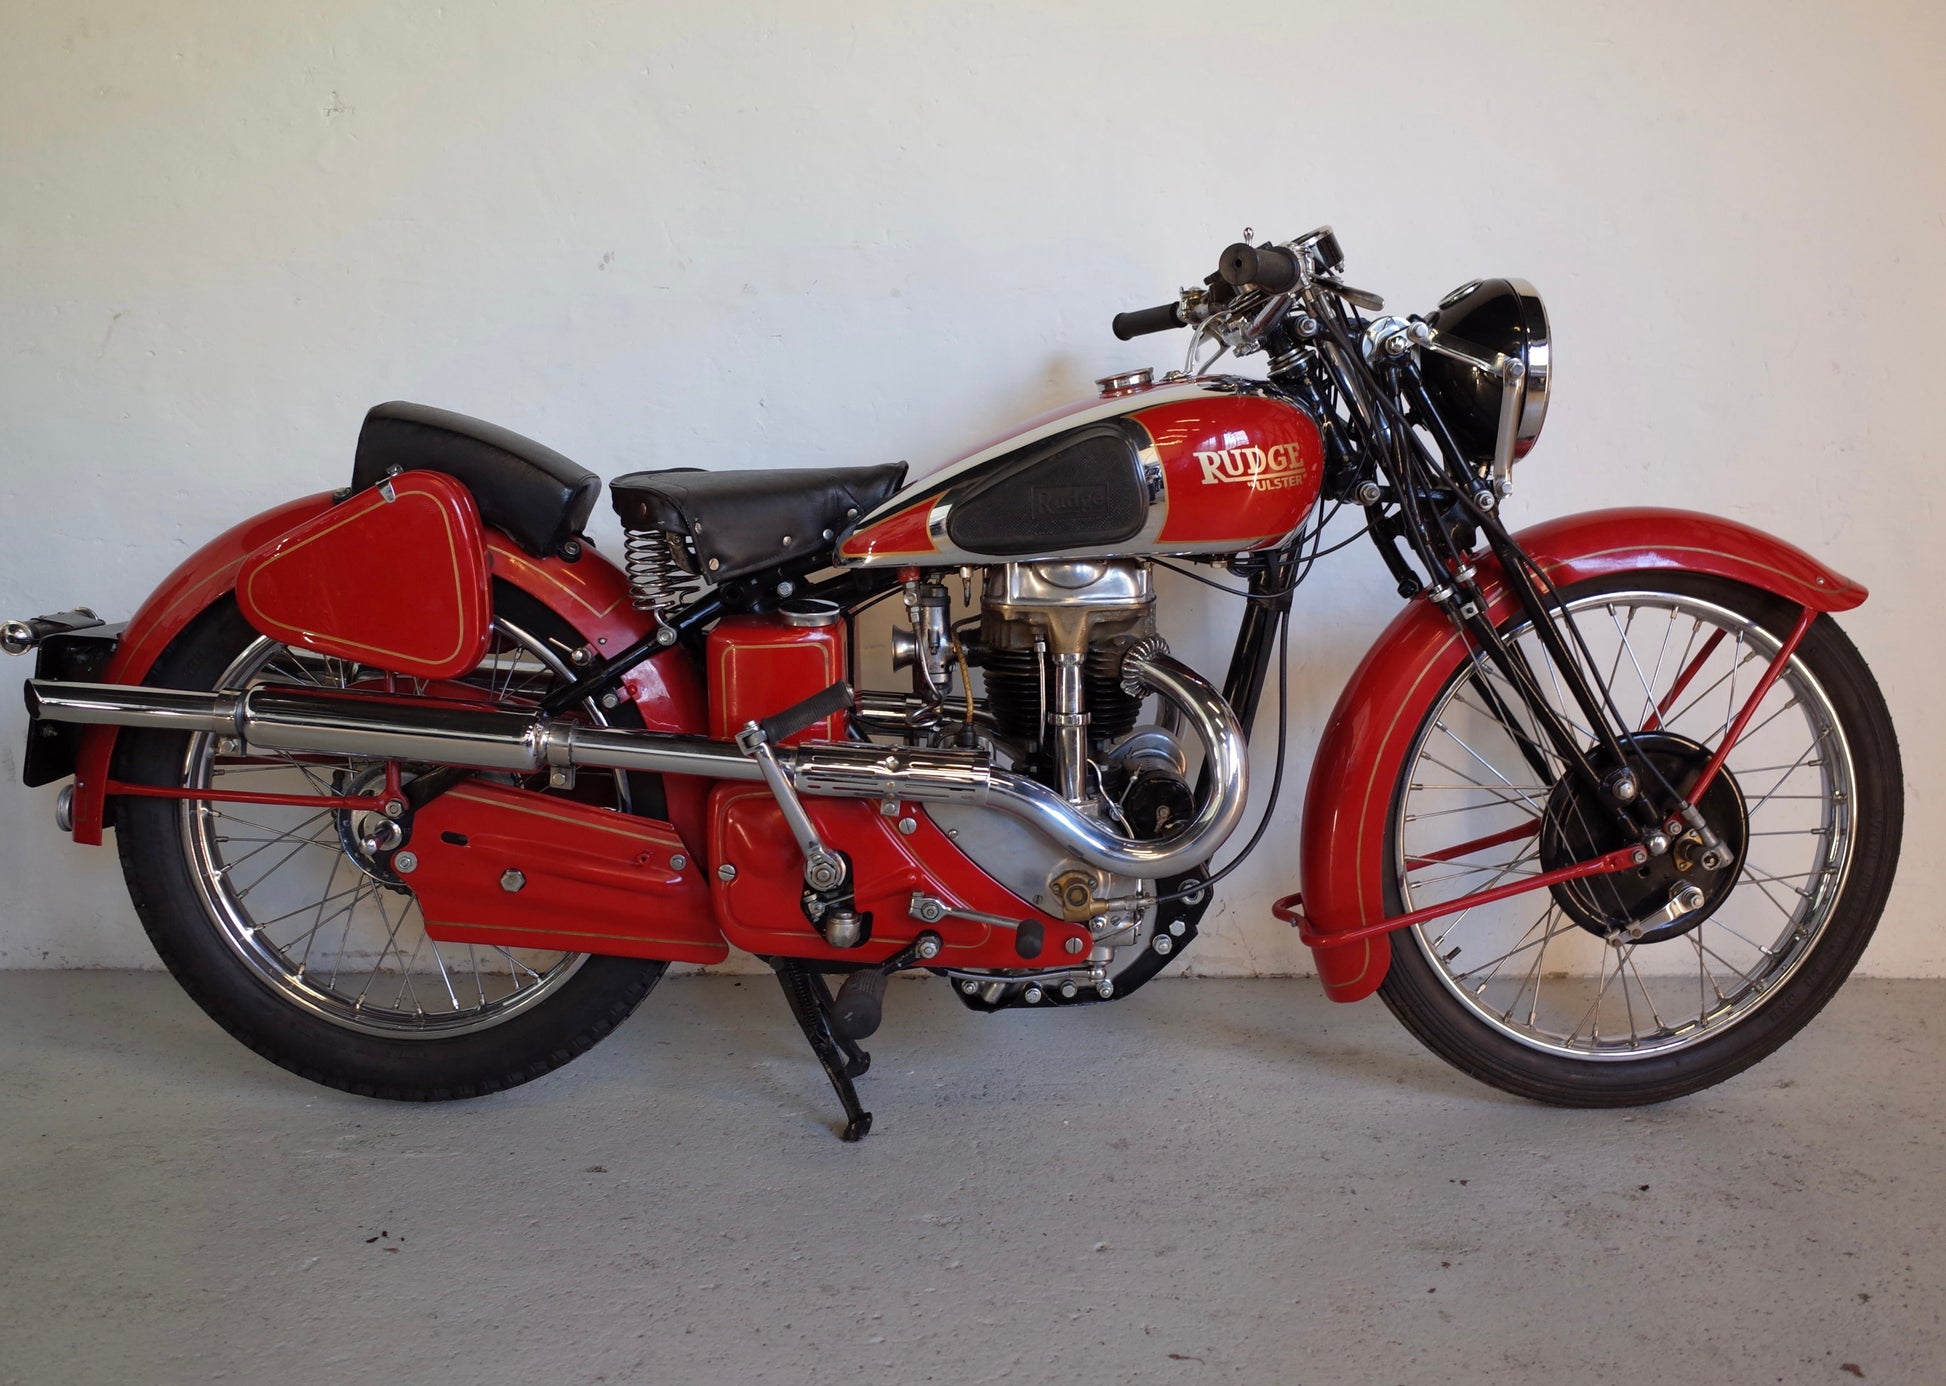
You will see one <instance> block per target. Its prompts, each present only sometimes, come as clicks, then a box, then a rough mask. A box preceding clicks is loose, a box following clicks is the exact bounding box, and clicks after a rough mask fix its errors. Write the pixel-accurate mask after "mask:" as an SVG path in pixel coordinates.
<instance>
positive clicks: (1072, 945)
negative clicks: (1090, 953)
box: [1061, 937, 1088, 954]
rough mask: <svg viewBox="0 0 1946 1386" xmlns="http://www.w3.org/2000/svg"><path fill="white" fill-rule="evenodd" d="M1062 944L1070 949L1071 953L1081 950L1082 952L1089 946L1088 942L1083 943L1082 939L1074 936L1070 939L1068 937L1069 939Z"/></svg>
mask: <svg viewBox="0 0 1946 1386" xmlns="http://www.w3.org/2000/svg"><path fill="white" fill-rule="evenodd" d="M1061 946H1062V947H1064V948H1066V949H1067V950H1068V952H1069V953H1070V954H1074V953H1080V952H1082V951H1083V950H1085V949H1086V948H1087V946H1088V945H1087V944H1085V943H1083V942H1082V941H1081V940H1080V939H1078V938H1072V937H1071V938H1069V939H1068V941H1067V942H1066V943H1064V944H1062V945H1061Z"/></svg>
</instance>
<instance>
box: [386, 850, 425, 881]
mask: <svg viewBox="0 0 1946 1386" xmlns="http://www.w3.org/2000/svg"><path fill="white" fill-rule="evenodd" d="M392 869H393V870H394V871H396V872H398V873H399V874H400V875H401V876H410V875H411V874H412V873H413V872H415V871H417V870H418V869H419V858H418V856H417V855H416V854H415V853H412V852H400V853H399V854H398V855H397V856H395V857H393V858H392Z"/></svg>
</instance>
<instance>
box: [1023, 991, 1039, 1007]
mask: <svg viewBox="0 0 1946 1386" xmlns="http://www.w3.org/2000/svg"><path fill="white" fill-rule="evenodd" d="M1043 994H1044V993H1043V992H1042V991H1041V989H1040V988H1039V987H1029V988H1027V990H1026V991H1024V992H1022V993H1021V999H1022V1000H1024V1001H1026V1003H1027V1004H1028V1005H1030V1006H1038V1005H1040V1004H1041V997H1042V995H1043Z"/></svg>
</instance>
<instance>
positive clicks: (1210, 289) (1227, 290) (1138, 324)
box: [1113, 241, 1299, 342]
mask: <svg viewBox="0 0 1946 1386" xmlns="http://www.w3.org/2000/svg"><path fill="white" fill-rule="evenodd" d="M1298 279H1299V274H1298V258H1297V253H1296V252H1294V251H1290V250H1287V249H1285V248H1284V247H1282V246H1275V245H1251V244H1250V243H1249V242H1248V241H1238V242H1237V243H1236V244H1235V245H1233V246H1231V247H1230V248H1229V249H1228V250H1225V251H1224V252H1223V256H1222V258H1221V259H1220V260H1218V261H1217V265H1216V273H1215V274H1212V275H1211V276H1210V277H1209V278H1208V279H1205V280H1204V281H1203V283H1204V285H1205V288H1204V289H1203V291H1202V292H1203V295H1204V297H1203V298H1202V299H1201V300H1200V301H1201V302H1202V303H1203V304H1205V305H1206V306H1207V307H1210V308H1215V307H1220V306H1222V305H1224V304H1227V303H1229V302H1231V301H1232V300H1233V299H1235V298H1236V296H1237V295H1238V294H1240V293H1242V292H1244V291H1246V290H1249V289H1261V290H1262V291H1263V292H1265V293H1270V294H1281V293H1283V292H1284V291H1285V290H1286V289H1290V288H1294V287H1296V285H1297V282H1298ZM1183 301H1184V302H1187V301H1188V298H1187V296H1185V299H1184V300H1183ZM1190 321H1191V320H1190V319H1187V318H1185V317H1184V316H1183V306H1182V303H1181V302H1178V303H1159V304H1157V305H1156V306H1155V307H1153V308H1137V309H1136V310H1135V311H1134V312H1131V313H1117V314H1116V315H1115V321H1114V324H1113V327H1114V331H1115V336H1116V337H1118V338H1119V339H1120V340H1122V341H1124V342H1126V341H1128V340H1129V339H1130V338H1132V337H1146V336H1148V335H1149V334H1150V333H1151V332H1168V331H1170V330H1171V329H1173V328H1177V327H1186V326H1188V325H1189V322H1190Z"/></svg>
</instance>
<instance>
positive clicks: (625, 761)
mask: <svg viewBox="0 0 1946 1386" xmlns="http://www.w3.org/2000/svg"><path fill="white" fill-rule="evenodd" d="M1124 672H1125V673H1128V674H1130V675H1132V676H1134V677H1135V678H1137V679H1139V680H1140V681H1141V682H1142V683H1143V685H1144V686H1146V687H1149V688H1152V689H1154V690H1155V691H1156V692H1158V693H1160V694H1162V695H1163V697H1164V698H1166V699H1167V700H1168V701H1169V702H1171V703H1172V704H1174V705H1175V706H1176V707H1177V708H1178V709H1179V710H1180V711H1181V712H1182V713H1183V714H1184V718H1185V720H1186V722H1187V723H1188V725H1189V726H1190V727H1191V728H1193V729H1194V731H1195V732H1196V734H1197V736H1198V738H1199V739H1200V740H1201V741H1202V743H1203V749H1204V755H1205V763H1206V765H1207V767H1208V769H1209V771H1210V772H1211V773H1210V792H1209V794H1208V795H1207V796H1206V797H1205V799H1204V802H1203V804H1202V806H1201V808H1200V809H1199V811H1198V812H1197V814H1196V816H1195V817H1194V818H1193V819H1192V820H1191V821H1190V823H1189V824H1188V825H1187V826H1186V827H1185V828H1184V829H1183V830H1182V831H1181V832H1178V833H1176V834H1174V835H1172V836H1170V837H1167V838H1164V839H1161V840H1160V841H1155V842H1144V841H1137V840H1134V839H1130V838H1125V837H1121V836H1120V835H1118V834H1116V833H1114V832H1111V831H1109V830H1108V829H1107V828H1106V827H1105V826H1104V825H1103V824H1101V823H1099V822H1096V821H1095V820H1094V819H1092V818H1089V817H1087V816H1085V815H1084V814H1083V813H1082V812H1081V811H1080V810H1078V809H1076V808H1075V807H1074V806H1072V805H1070V804H1069V803H1067V802H1066V801H1065V800H1063V799H1062V798H1061V797H1060V796H1059V795H1058V794H1055V793H1054V792H1053V791H1051V790H1049V789H1048V788H1047V787H1046V786H1045V785H1042V784H1040V783H1039V782H1038V781H1035V780H1032V779H1029V778H1027V777H1026V776H1024V775H1016V774H1012V773H1010V772H1008V771H1005V770H995V769H994V768H993V766H992V764H991V762H990V759H989V757H988V755H987V753H986V752H984V751H952V750H932V749H928V748H925V747H917V746H881V745H875V744H873V743H870V742H862V741H859V742H816V743H812V744H810V745H806V746H799V747H796V748H794V749H791V750H787V751H782V752H779V753H778V755H777V760H778V762H779V764H780V765H781V766H782V767H783V768H784V770H785V771H786V773H787V774H789V776H790V778H791V781H792V783H793V786H794V787H795V788H796V789H797V791H798V792H799V793H800V794H805V795H811V796H825V797H836V798H847V799H878V800H881V801H893V802H896V801H898V800H910V801H914V802H918V803H956V804H969V805H973V806H975V807H981V806H986V807H992V808H996V809H999V810H1000V811H1002V812H1004V813H1007V814H1010V815H1012V816H1013V817H1016V818H1019V819H1022V820H1023V821H1025V822H1027V823H1029V824H1030V825H1032V826H1033V827H1034V828H1035V829H1037V830H1038V831H1039V832H1041V833H1043V834H1045V835H1046V836H1048V837H1049V838H1051V839H1053V840H1054V841H1055V842H1057V843H1059V844H1061V845H1062V847H1063V848H1064V849H1065V850H1067V851H1068V852H1070V853H1071V854H1073V855H1074V856H1076V857H1079V858H1080V859H1081V860H1083V861H1085V862H1088V863H1089V864H1090V865H1092V866H1096V867H1099V868H1101V869H1102V870H1104V871H1112V872H1116V873H1118V874H1121V875H1125V876H1137V877H1148V878H1154V877H1161V876H1171V875H1177V874H1180V873H1181V872H1184V871H1188V870H1190V869H1192V868H1194V867H1199V866H1201V865H1202V864H1203V863H1204V862H1206V861H1208V860H1209V858H1210V856H1211V855H1212V854H1213V853H1215V851H1216V849H1217V848H1218V847H1220V846H1221V845H1222V844H1223V841H1224V839H1225V838H1227V837H1228V836H1229V835H1230V833H1231V832H1233V831H1234V830H1235V828H1236V825H1237V823H1238V821H1239V820H1240V819H1241V817H1242V815H1243V806H1244V791H1245V787H1246V786H1245V774H1246V767H1245V763H1244V762H1245V752H1246V750H1247V748H1246V746H1245V743H1244V740H1243V732H1242V730H1241V728H1239V727H1238V725H1237V721H1236V717H1235V715H1234V714H1233V713H1231V711H1230V709H1229V706H1228V704H1226V703H1225V702H1224V701H1223V700H1222V698H1221V696H1219V695H1218V694H1217V692H1216V690H1215V689H1213V688H1211V687H1210V686H1209V684H1208V683H1206V682H1205V681H1204V680H1203V679H1202V678H1200V677H1199V676H1197V675H1196V674H1195V673H1194V672H1192V671H1191V670H1189V669H1187V668H1185V667H1184V666H1182V665H1181V664H1178V663H1177V662H1176V661H1174V660H1172V659H1170V658H1168V657H1167V656H1161V655H1158V656H1155V657H1153V658H1150V659H1143V660H1130V661H1129V663H1128V666H1127V668H1126V669H1125V671H1124ZM26 694H27V710H28V712H29V713H30V714H31V715H33V716H34V717H36V718H40V719H43V720H45V721H49V722H76V723H82V724H84V725H86V724H92V725H96V726H112V727H138V728H142V729H145V730H151V731H164V732H178V733H180V732H191V733H202V734H206V735H213V736H219V737H233V738H235V739H236V741H237V742H238V743H239V744H240V745H241V746H243V747H246V748H248V749H251V750H262V751H289V752H293V753H299V754H308V755H333V756H358V757H362V758H368V759H372V760H406V761H418V762H428V763H432V764H436V765H453V766H461V767H464V768H467V769H473V770H500V771H512V772H514V773H517V774H533V773H535V772H538V771H544V770H554V769H570V770H572V769H580V770H635V771H642V772H645V773H649V774H661V775H697V776H701V777H703V778H705V779H715V780H762V778H763V772H762V770H761V769H760V768H759V767H758V765H757V762H756V761H755V760H753V759H751V758H750V757H748V756H746V755H744V754H743V752H742V751H740V750H738V749H737V747H736V746H735V745H733V744H731V743H728V742H723V741H711V740H708V739H707V738H704V737H700V736H675V735H671V734H669V733H666V732H649V731H621V730H617V729H615V728H612V727H590V726H582V725H577V724H575V723H572V722H553V721H549V720H547V719H546V718H541V717H532V716H529V715H528V714H526V713H522V712H504V711H499V710H496V709H493V708H485V707H480V706H478V705H477V704H472V703H461V702H452V701H443V700H440V699H435V698H402V697H396V696H393V695H389V694H380V693H369V694H368V693H353V692H340V691H336V690H331V689H313V688H293V687H283V686H279V685H274V684H265V685H260V686H258V687H255V688H252V689H250V690H248V691H247V692H244V693H196V692H190V691H187V690H184V689H175V688H148V687H142V686H135V685H128V684H105V683H68V682H64V681H59V680H54V679H30V680H29V681H28V682H27V686H26Z"/></svg>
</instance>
